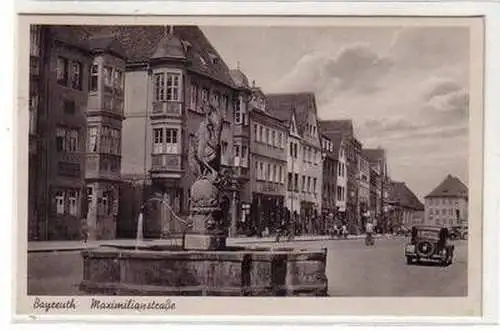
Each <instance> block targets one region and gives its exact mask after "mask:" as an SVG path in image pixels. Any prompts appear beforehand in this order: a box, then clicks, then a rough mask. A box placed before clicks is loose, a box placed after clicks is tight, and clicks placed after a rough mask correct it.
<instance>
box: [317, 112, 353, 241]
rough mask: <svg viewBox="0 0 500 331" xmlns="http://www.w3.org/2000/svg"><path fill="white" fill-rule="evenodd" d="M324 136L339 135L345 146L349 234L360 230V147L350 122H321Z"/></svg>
mask: <svg viewBox="0 0 500 331" xmlns="http://www.w3.org/2000/svg"><path fill="white" fill-rule="evenodd" d="M321 127H322V129H323V133H324V134H325V135H331V134H339V135H341V137H342V140H343V142H344V145H345V152H346V162H347V164H346V167H347V192H346V212H345V219H346V221H347V223H348V226H349V228H350V231H351V232H358V231H359V230H360V229H361V223H360V222H361V217H360V207H359V206H360V204H359V156H360V155H361V149H362V145H361V143H360V142H359V140H357V139H356V137H355V134H354V126H353V123H352V120H325V121H321Z"/></svg>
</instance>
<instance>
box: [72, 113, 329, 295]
mask: <svg viewBox="0 0 500 331" xmlns="http://www.w3.org/2000/svg"><path fill="white" fill-rule="evenodd" d="M205 109H206V111H205V119H204V120H203V121H202V123H201V124H200V127H199V129H198V131H197V134H196V138H197V139H196V141H195V142H194V144H193V146H191V149H190V165H191V168H192V170H193V171H194V172H195V174H197V177H198V179H197V180H196V181H195V182H194V183H193V185H192V187H191V206H190V216H189V219H188V220H187V222H188V223H189V224H190V230H189V232H188V233H187V234H186V235H185V238H184V240H183V246H178V247H175V246H168V245H161V244H158V243H155V242H154V241H153V242H149V243H146V242H140V243H138V244H136V245H134V246H132V247H130V246H129V247H127V246H124V245H107V246H102V247H99V248H96V249H91V250H87V251H84V252H82V256H83V263H84V274H83V281H82V283H81V285H80V289H81V290H82V291H83V292H84V293H87V294H92V295H140V296H167V295H168V296H175V295H179V296H326V295H327V278H326V273H325V270H326V253H327V252H326V249H320V250H298V249H290V248H247V247H238V246H233V247H228V246H227V245H226V239H227V232H228V229H226V228H225V227H224V225H223V222H222V221H221V220H222V214H221V209H220V192H221V190H222V189H223V188H224V187H225V185H227V184H228V180H229V179H228V178H227V176H224V174H222V173H221V171H220V155H221V143H220V141H221V140H220V138H221V131H222V123H221V117H220V114H219V113H218V112H217V111H216V110H215V108H214V107H212V106H209V107H205ZM141 216H142V215H141ZM139 237H140V235H139V234H138V238H139ZM138 241H139V240H138Z"/></svg>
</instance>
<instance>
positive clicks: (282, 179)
mask: <svg viewBox="0 0 500 331" xmlns="http://www.w3.org/2000/svg"><path fill="white" fill-rule="evenodd" d="M284 179H285V178H284V176H283V166H281V165H280V183H281V184H283V182H284Z"/></svg>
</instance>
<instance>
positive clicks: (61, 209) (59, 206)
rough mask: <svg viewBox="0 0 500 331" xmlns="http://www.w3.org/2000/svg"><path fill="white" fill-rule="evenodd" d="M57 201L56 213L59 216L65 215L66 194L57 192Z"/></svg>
mask: <svg viewBox="0 0 500 331" xmlns="http://www.w3.org/2000/svg"><path fill="white" fill-rule="evenodd" d="M55 200H56V213H57V214H58V215H62V214H64V192H63V191H57V192H56V194H55Z"/></svg>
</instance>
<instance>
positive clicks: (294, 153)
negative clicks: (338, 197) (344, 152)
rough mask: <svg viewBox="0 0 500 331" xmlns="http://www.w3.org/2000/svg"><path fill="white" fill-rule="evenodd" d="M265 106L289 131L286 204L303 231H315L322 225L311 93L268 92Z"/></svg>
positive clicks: (318, 142)
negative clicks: (298, 219) (295, 216)
mask: <svg viewBox="0 0 500 331" xmlns="http://www.w3.org/2000/svg"><path fill="white" fill-rule="evenodd" d="M267 107H268V108H269V112H270V113H271V114H272V115H274V116H276V117H277V118H279V119H280V120H282V121H283V122H285V123H286V124H287V127H288V130H289V135H288V151H287V152H288V192H287V199H286V200H287V202H286V206H287V208H288V209H289V210H290V211H291V212H292V214H293V213H296V214H298V215H300V220H301V224H300V227H301V229H302V231H303V232H306V233H317V232H319V230H320V229H321V228H322V227H323V226H322V224H319V223H318V219H319V217H318V216H320V213H321V204H322V198H321V196H322V195H321V190H322V180H323V166H322V163H323V161H322V156H321V140H320V133H319V128H318V127H319V124H318V118H317V108H316V100H315V97H314V94H313V93H290V94H268V95H267ZM315 221H316V222H315Z"/></svg>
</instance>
